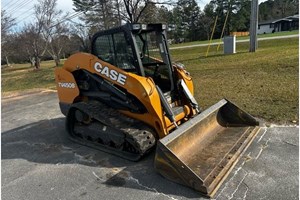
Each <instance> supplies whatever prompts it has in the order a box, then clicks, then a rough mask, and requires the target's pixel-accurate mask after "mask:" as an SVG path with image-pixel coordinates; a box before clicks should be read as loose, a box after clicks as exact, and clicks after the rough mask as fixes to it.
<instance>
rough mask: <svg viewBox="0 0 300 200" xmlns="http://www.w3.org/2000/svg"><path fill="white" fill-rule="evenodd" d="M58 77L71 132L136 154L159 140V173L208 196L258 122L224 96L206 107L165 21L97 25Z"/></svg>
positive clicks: (122, 154) (125, 153)
mask: <svg viewBox="0 0 300 200" xmlns="http://www.w3.org/2000/svg"><path fill="white" fill-rule="evenodd" d="M55 80H56V85H57V90H58V97H59V104H60V109H61V111H62V113H63V114H64V115H65V116H66V128H67V131H68V134H69V135H70V138H71V139H72V140H74V141H76V142H78V143H81V144H83V145H87V146H90V147H93V148H97V149H100V150H102V151H105V152H108V153H112V154H115V155H117V156H120V157H123V158H125V159H129V160H133V161H137V160H139V159H140V158H141V157H142V156H144V155H145V154H147V153H148V152H149V151H150V150H151V149H152V148H154V147H155V146H156V155H155V168H156V169H157V171H158V172H159V173H161V174H162V175H163V176H164V177H166V178H168V179H170V180H172V181H175V182H177V183H180V184H183V185H186V186H189V187H192V188H194V189H195V190H198V191H200V192H201V193H203V194H204V195H207V196H213V195H214V193H215V192H216V190H217V189H218V187H219V186H220V184H221V183H222V181H223V180H224V179H225V177H226V176H227V175H228V173H229V172H230V170H231V169H232V168H233V166H234V165H235V163H236V162H237V161H238V159H239V158H240V157H241V156H240V155H241V153H242V152H243V151H244V150H245V149H246V148H247V146H248V145H249V144H250V143H251V141H252V140H253V138H254V137H255V135H256V134H257V132H258V129H259V127H258V122H257V121H256V120H255V119H254V118H253V117H252V116H251V115H249V114H247V113H246V112H244V111H242V110H241V109H240V108H238V107H237V106H236V105H234V104H233V103H231V102H230V101H228V100H226V99H223V100H221V101H220V102H218V103H216V104H215V105H213V106H211V107H210V108H208V109H206V110H204V111H201V108H200V107H199V105H198V103H197V101H196V100H195V98H194V96H193V94H194V88H193V81H192V78H191V76H190V74H189V73H188V72H187V71H186V70H185V68H184V67H183V66H182V65H179V64H173V63H172V62H171V57H170V54H169V49H168V44H167V38H166V26H165V25H162V24H148V25H144V24H126V25H123V26H120V27H117V28H113V29H110V30H106V31H101V32H98V33H96V34H95V35H94V36H93V38H92V49H91V54H88V53H76V54H74V55H72V56H70V57H69V58H68V59H67V60H66V61H65V63H64V66H63V67H62V68H57V69H56V70H55Z"/></svg>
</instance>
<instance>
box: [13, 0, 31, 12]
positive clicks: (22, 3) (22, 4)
mask: <svg viewBox="0 0 300 200" xmlns="http://www.w3.org/2000/svg"><path fill="white" fill-rule="evenodd" d="M29 2H31V0H23V1H22V2H21V3H20V4H18V5H16V6H15V7H13V8H12V9H11V10H8V12H9V13H10V14H11V15H12V14H13V13H14V12H15V11H17V10H18V9H20V8H22V7H23V6H25V5H26V4H28V3H29Z"/></svg>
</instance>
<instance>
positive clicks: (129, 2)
mask: <svg viewBox="0 0 300 200" xmlns="http://www.w3.org/2000/svg"><path fill="white" fill-rule="evenodd" d="M123 3H124V9H125V12H124V11H123V12H122V14H123V18H124V19H125V20H126V21H127V22H130V23H137V22H139V20H140V18H141V16H142V14H143V12H144V11H145V9H146V8H147V7H148V6H149V5H151V4H154V5H157V4H161V5H163V4H164V5H166V4H168V5H173V1H172V0H165V1H159V0H123Z"/></svg>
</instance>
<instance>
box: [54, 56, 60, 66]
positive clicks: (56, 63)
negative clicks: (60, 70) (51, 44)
mask: <svg viewBox="0 0 300 200" xmlns="http://www.w3.org/2000/svg"><path fill="white" fill-rule="evenodd" d="M54 61H55V66H56V67H58V65H59V64H60V59H59V57H56V58H55V59H54Z"/></svg>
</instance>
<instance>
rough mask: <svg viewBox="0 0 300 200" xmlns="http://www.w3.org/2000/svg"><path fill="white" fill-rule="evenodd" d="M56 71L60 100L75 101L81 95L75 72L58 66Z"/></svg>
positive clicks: (65, 101)
mask: <svg viewBox="0 0 300 200" xmlns="http://www.w3.org/2000/svg"><path fill="white" fill-rule="evenodd" d="M54 73H55V82H56V88H57V94H58V98H59V101H60V102H63V103H69V104H71V103H73V102H74V100H75V98H76V97H78V95H79V89H78V86H77V84H76V81H75V79H74V76H73V74H72V73H70V72H69V71H67V70H65V69H62V68H56V69H55V72H54Z"/></svg>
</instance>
